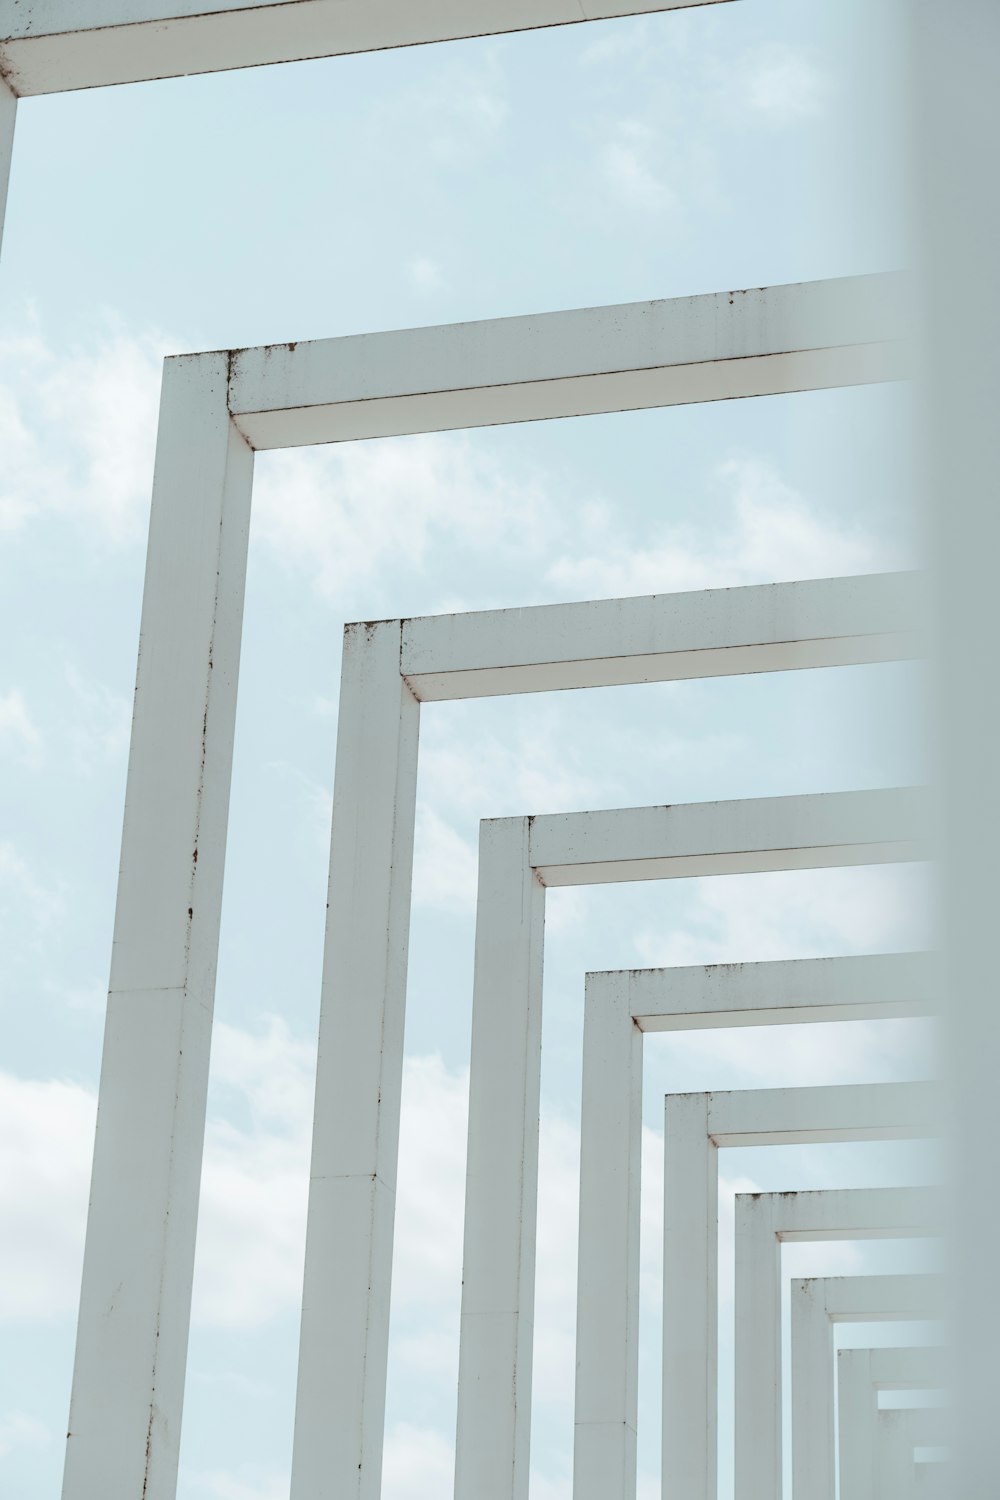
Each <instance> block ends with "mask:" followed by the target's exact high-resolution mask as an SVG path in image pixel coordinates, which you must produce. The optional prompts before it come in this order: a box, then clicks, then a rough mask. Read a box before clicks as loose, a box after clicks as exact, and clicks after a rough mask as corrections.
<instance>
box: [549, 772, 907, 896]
mask: <svg viewBox="0 0 1000 1500" xmlns="http://www.w3.org/2000/svg"><path fill="white" fill-rule="evenodd" d="M923 809H924V794H923V793H922V792H921V791H920V790H919V789H918V788H913V787H893V788H890V789H888V790H885V791H864V792H822V793H819V794H817V795H812V796H799V797H749V798H745V799H742V800H735V801H726V802H685V803H679V804H676V805H674V806H665V807H637V808H616V809H614V810H613V811H608V812H586V813H549V814H545V815H543V816H540V817H535V818H532V820H531V831H530V835H529V848H530V859H531V865H532V868H533V869H534V870H535V871H536V873H537V875H538V877H539V879H540V880H541V881H542V883H543V884H544V885H548V886H562V885H606V884H609V883H611V882H613V881H628V880H662V879H670V878H672V877H687V876H698V875H739V874H743V873H746V872H750V871H753V872H759V871H763V870H810V869H820V868H824V867H828V866H833V865H866V864H883V863H887V862H894V861H897V860H912V859H920V858H923V857H926V856H925V854H924V849H923V842H922V838H921V828H922V824H923V817H922V813H923Z"/></svg>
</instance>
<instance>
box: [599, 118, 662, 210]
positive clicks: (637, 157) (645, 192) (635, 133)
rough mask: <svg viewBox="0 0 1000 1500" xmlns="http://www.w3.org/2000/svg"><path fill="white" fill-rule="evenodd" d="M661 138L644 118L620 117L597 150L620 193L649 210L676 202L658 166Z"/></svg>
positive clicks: (610, 181)
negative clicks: (624, 118) (609, 136)
mask: <svg viewBox="0 0 1000 1500" xmlns="http://www.w3.org/2000/svg"><path fill="white" fill-rule="evenodd" d="M658 139H659V138H658V136H657V134H656V131H654V130H652V129H651V128H650V127H649V126H648V125H645V124H643V122H642V121H641V120H620V121H619V122H618V124H617V125H616V126H615V128H614V131H613V133H612V136H611V138H610V140H607V141H605V143H604V144H603V145H602V146H601V148H600V151H599V152H598V165H599V167H600V171H601V175H602V176H603V177H604V179H605V181H606V182H607V183H608V184H609V186H610V187H611V188H612V189H613V190H614V192H615V193H616V194H617V196H618V197H619V198H621V199H622V200H623V201H624V202H625V203H628V204H630V205H632V206H633V207H635V208H640V209H643V210H646V211H655V210H661V209H664V208H670V207H674V206H675V205H676V199H675V196H674V194H673V192H672V191H671V190H670V188H669V187H668V186H667V184H666V183H665V182H664V180H663V177H662V174H661V173H660V172H659V171H658V169H657V163H656V156H657V144H658Z"/></svg>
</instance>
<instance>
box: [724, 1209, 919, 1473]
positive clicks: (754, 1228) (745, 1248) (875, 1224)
mask: <svg viewBox="0 0 1000 1500" xmlns="http://www.w3.org/2000/svg"><path fill="white" fill-rule="evenodd" d="M940 1228H941V1197H940V1193H939V1192H937V1191H934V1190H932V1189H929V1188H856V1189H853V1188H848V1189H838V1190H827V1191H822V1192H798V1193H737V1195H736V1297H735V1309H736V1339H735V1370H736V1398H735V1411H736V1441H735V1457H736V1488H735V1494H736V1500H773V1497H774V1496H775V1495H777V1494H779V1493H780V1490H781V1465H782V1425H783V1424H782V1402H781V1369H782V1360H781V1300H782V1299H781V1244H782V1241H785V1240H795V1241H803V1240H844V1239H885V1238H890V1237H899V1238H920V1237H924V1236H927V1235H929V1234H934V1233H936V1232H937V1233H939V1232H940ZM828 1364H829V1369H828V1371H827V1376H828V1378H827V1379H826V1380H825V1381H823V1382H821V1383H818V1384H815V1383H813V1382H812V1381H811V1380H810V1379H809V1378H803V1379H801V1380H800V1379H799V1378H798V1372H797V1371H796V1368H795V1366H794V1362H793V1371H792V1377H793V1378H792V1469H793V1494H794V1496H795V1500H807V1497H808V1500H833V1497H834V1482H835V1481H834V1475H835V1469H834V1433H833V1411H834V1402H833V1396H832V1381H833V1356H832V1352H831V1353H830V1356H829V1360H828Z"/></svg>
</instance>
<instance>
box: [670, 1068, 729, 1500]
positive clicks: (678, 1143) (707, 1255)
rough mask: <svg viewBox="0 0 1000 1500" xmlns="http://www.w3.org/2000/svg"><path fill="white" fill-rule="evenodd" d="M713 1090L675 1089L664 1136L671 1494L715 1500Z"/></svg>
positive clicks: (716, 1160) (716, 1173)
mask: <svg viewBox="0 0 1000 1500" xmlns="http://www.w3.org/2000/svg"><path fill="white" fill-rule="evenodd" d="M708 1101H709V1096H708V1095H707V1094H668V1095H667V1097H666V1101H665V1110H664V1136H663V1494H664V1496H665V1497H666V1500H680V1497H682V1496H685V1495H692V1496H695V1495H696V1496H699V1497H701V1496H705V1497H706V1500H714V1497H715V1492H716V1470H717V1466H718V1458H717V1426H718V1383H719V1379H718V1317H719V1314H718V1298H719V1152H718V1148H717V1146H716V1145H715V1142H714V1141H713V1140H711V1139H710V1137H709V1132H708Z"/></svg>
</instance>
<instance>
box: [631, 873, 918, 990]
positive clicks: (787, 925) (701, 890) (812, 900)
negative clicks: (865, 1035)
mask: <svg viewBox="0 0 1000 1500" xmlns="http://www.w3.org/2000/svg"><path fill="white" fill-rule="evenodd" d="M693 889H694V902H695V904H694V906H693V909H692V910H691V911H690V912H689V913H688V914H687V915H686V917H685V922H684V926H683V929H682V930H676V929H675V930H669V931H668V930H665V931H663V932H655V931H651V932H646V933H644V934H642V935H641V936H640V937H639V939H638V948H639V952H640V954H641V955H642V959H643V962H644V963H646V964H648V965H650V966H651V967H661V966H666V965H672V964H699V963H743V962H750V961H755V960H764V959H779V958H813V957H816V956H818V955H821V954H822V955H824V956H828V957H833V956H836V955H837V954H842V953H874V952H879V951H894V950H902V949H907V948H915V947H924V946H926V944H927V941H928V929H929V925H930V899H929V890H928V885H927V877H926V871H925V870H923V869H922V868H921V867H919V866H897V867H892V866H885V865H868V866H861V867H859V868H857V869H830V870H776V871H771V872H767V873H764V874H756V875H726V876H708V877H703V878H702V879H699V880H697V881H695V882H694V883H693Z"/></svg>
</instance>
